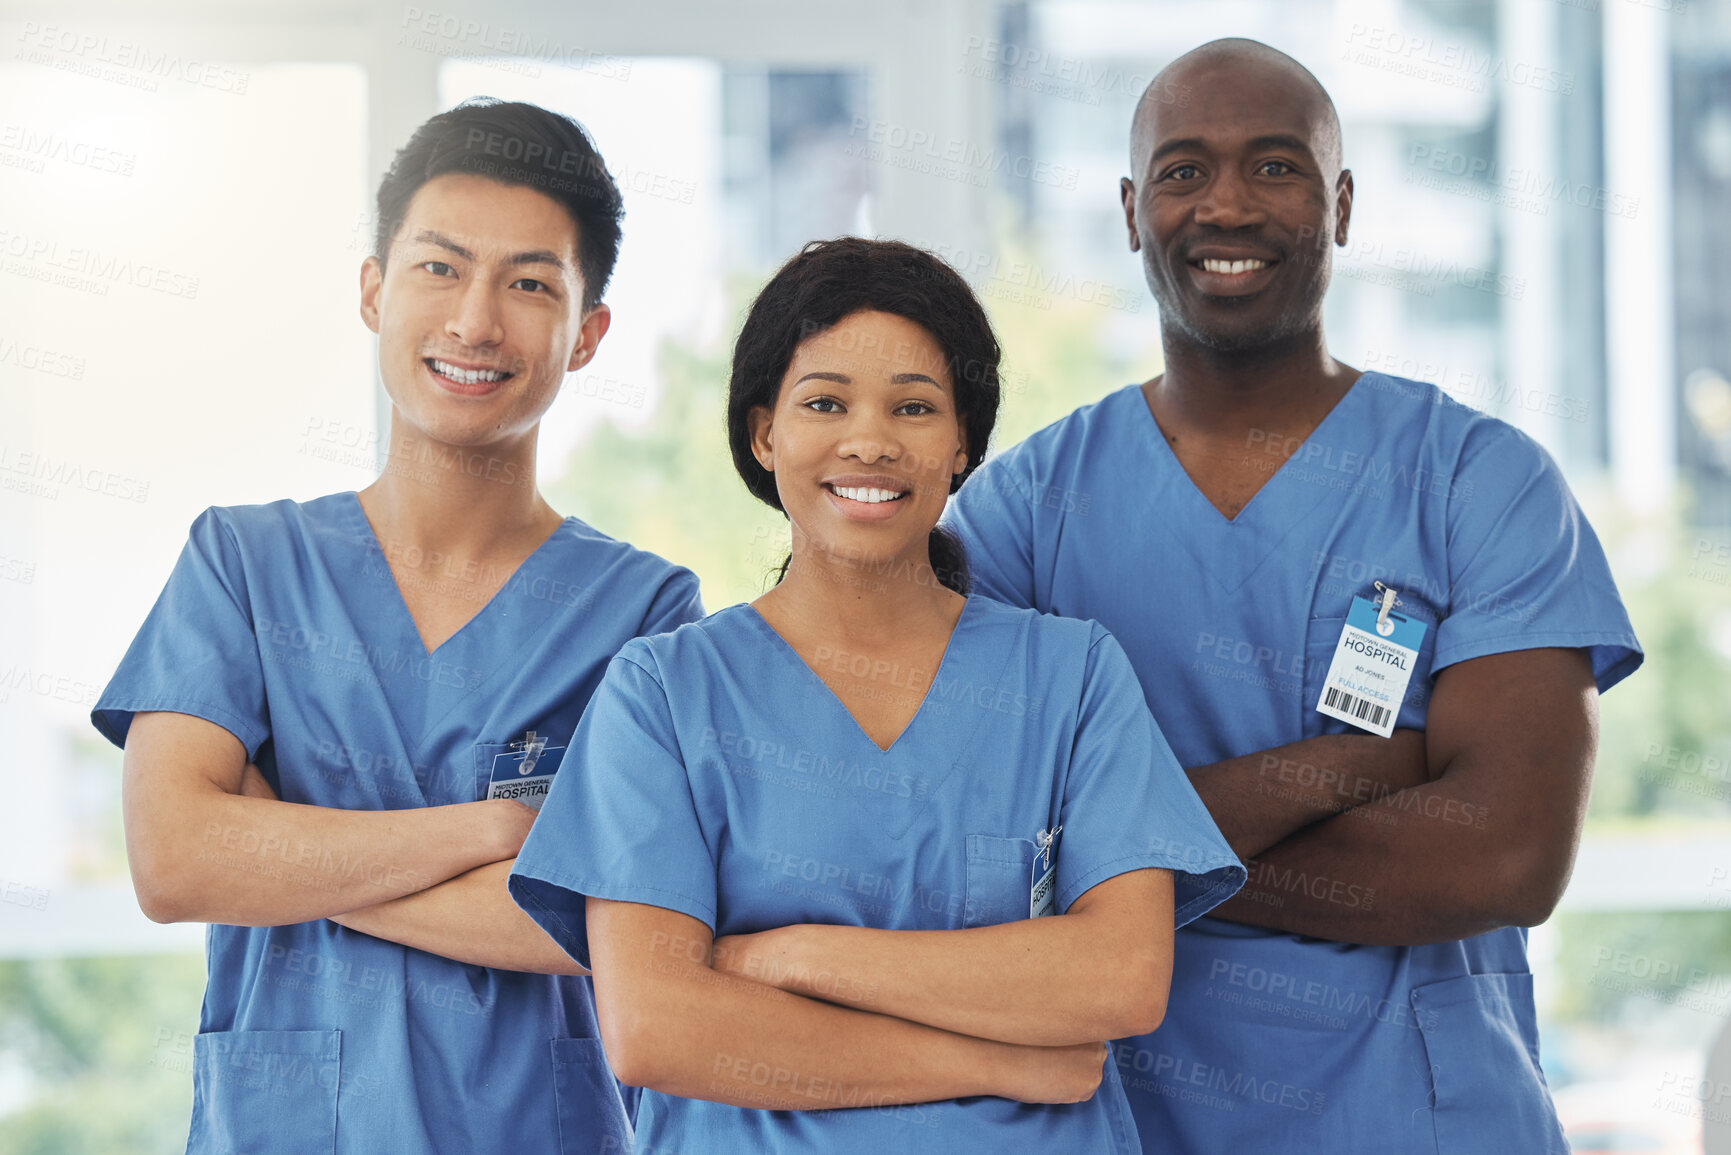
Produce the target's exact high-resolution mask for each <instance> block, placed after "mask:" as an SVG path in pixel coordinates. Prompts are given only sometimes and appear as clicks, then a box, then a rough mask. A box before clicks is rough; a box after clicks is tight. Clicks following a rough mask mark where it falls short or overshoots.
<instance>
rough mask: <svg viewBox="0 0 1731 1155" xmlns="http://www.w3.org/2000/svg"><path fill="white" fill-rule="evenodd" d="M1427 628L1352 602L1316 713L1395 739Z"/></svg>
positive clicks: (1372, 604) (1357, 600)
mask: <svg viewBox="0 0 1731 1155" xmlns="http://www.w3.org/2000/svg"><path fill="white" fill-rule="evenodd" d="M1424 630H1425V624H1424V623H1423V622H1421V621H1416V620H1414V619H1412V618H1409V617H1407V616H1406V615H1405V614H1397V613H1392V612H1389V611H1386V610H1384V611H1382V612H1380V613H1379V612H1378V608H1377V604H1376V603H1375V602H1373V601H1370V600H1369V599H1368V598H1353V599H1352V608H1351V609H1350V610H1348V611H1347V614H1346V627H1345V628H1344V629H1342V630H1341V632H1340V642H1339V644H1337V645H1336V646H1335V648H1334V660H1333V661H1331V662H1330V663H1329V664H1328V677H1327V678H1326V679H1325V680H1324V681H1323V683H1322V700H1321V701H1319V702H1318V703H1317V704H1316V709H1317V712H1319V713H1322V714H1327V715H1328V716H1329V717H1330V718H1339V719H1340V720H1341V721H1342V722H1349V723H1351V724H1352V725H1354V726H1357V727H1358V728H1359V729H1361V730H1369V731H1370V732H1371V733H1373V734H1380V735H1382V736H1383V737H1384V738H1387V737H1388V736H1389V735H1390V734H1393V733H1394V723H1395V719H1396V718H1398V717H1399V716H1400V704H1401V701H1402V700H1403V699H1404V698H1405V697H1406V687H1407V683H1408V682H1410V681H1411V680H1412V672H1413V670H1414V668H1415V667H1416V666H1417V665H1418V650H1419V645H1420V643H1422V642H1423V641H1424Z"/></svg>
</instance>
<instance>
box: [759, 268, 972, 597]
mask: <svg viewBox="0 0 1731 1155" xmlns="http://www.w3.org/2000/svg"><path fill="white" fill-rule="evenodd" d="M864 312H878V313H893V314H895V315H896V316H898V317H905V318H907V319H908V320H910V321H912V322H913V323H914V324H916V325H918V326H920V327H921V328H923V329H925V330H926V332H928V333H930V334H931V335H932V339H933V340H934V341H936V342H937V346H938V348H939V350H940V351H941V352H942V353H943V356H944V361H945V364H946V365H947V367H948V368H949V372H950V382H951V385H952V387H953V388H954V390H955V396H956V411H957V413H958V415H959V416H960V417H961V421H962V429H963V431H964V433H965V434H966V437H967V452H968V463H967V467H966V468H965V469H963V470H962V472H961V473H958V474H956V475H955V476H954V477H952V478H951V479H950V492H951V493H954V492H955V491H956V490H957V489H958V488H960V487H961V484H962V482H963V481H965V480H966V479H967V478H968V476H969V475H970V474H972V473H973V471H974V470H975V469H976V468H978V467H979V465H980V463H981V462H982V461H984V460H985V459H986V443H987V441H988V440H990V439H991V436H992V426H993V425H994V424H996V422H997V419H998V401H999V398H1000V395H1001V388H1000V385H999V381H998V366H999V362H1000V361H1001V360H1002V357H1003V353H1002V350H1001V349H1000V348H999V346H998V339H997V336H996V335H995V334H993V332H992V323H991V321H989V320H988V319H987V318H986V311H985V309H984V308H982V307H981V306H980V302H979V299H978V298H977V297H975V296H974V291H973V290H972V289H970V288H969V287H968V283H967V281H965V280H963V279H962V275H961V274H960V273H958V272H956V270H955V269H953V268H951V267H950V266H949V265H948V264H946V263H945V262H944V261H943V259H942V258H940V257H938V256H936V255H934V254H932V253H929V252H927V251H926V250H925V249H920V248H915V247H914V246H913V245H908V244H903V243H902V242H901V241H874V240H866V239H865V238H862V237H839V238H837V239H835V240H830V241H812V242H811V243H810V244H808V245H806V246H805V248H804V249H802V250H800V252H799V253H798V254H797V255H796V256H794V257H793V259H792V260H790V261H788V262H787V264H785V265H783V266H782V267H781V269H780V270H779V271H778V272H777V273H776V274H775V276H773V277H771V278H770V279H769V283H768V284H766V285H765V286H764V287H763V290H762V291H761V292H760V293H758V295H757V299H756V300H755V301H753V302H752V304H751V309H750V310H749V311H748V312H747V313H746V317H745V324H744V325H743V326H742V327H741V328H740V331H739V340H738V341H737V342H735V344H734V347H733V375H732V378H731V379H730V380H729V382H728V386H727V441H728V446H729V447H730V448H731V449H732V451H733V466H734V468H735V469H736V470H737V471H738V472H739V476H740V479H741V480H743V481H744V482H745V487H746V489H748V490H750V491H751V494H752V496H753V497H755V498H757V499H758V500H759V501H761V502H763V503H764V504H766V505H768V506H770V507H771V508H774V509H781V496H780V494H778V493H777V492H776V488H775V474H774V473H773V472H772V471H770V470H768V469H765V468H764V467H763V466H762V465H761V464H759V463H758V460H757V457H756V455H754V454H753V453H752V451H751V411H752V410H753V409H755V408H757V407H758V406H763V407H764V408H766V409H774V408H775V403H776V399H777V398H778V397H779V396H780V395H781V379H782V377H783V376H785V375H786V373H787V367H788V365H789V363H791V362H792V360H793V354H794V351H795V350H796V349H798V348H799V345H800V342H802V341H804V340H806V339H807V338H809V337H813V336H816V335H817V334H819V333H822V332H823V331H825V330H826V329H829V328H831V327H833V326H835V325H836V324H837V323H839V322H841V321H842V320H844V319H846V318H847V317H850V316H852V315H853V314H855V313H864ZM783 512H785V511H783ZM931 562H932V569H933V570H934V571H935V572H936V574H937V576H938V579H939V580H940V581H941V582H943V584H944V585H946V586H948V587H949V588H951V589H953V590H956V591H957V592H958V593H966V592H967V589H968V574H967V560H966V556H965V555H964V553H963V551H962V547H961V543H960V541H959V540H957V539H956V538H955V537H954V536H953V535H951V534H950V533H949V531H947V530H944V529H933V531H932V540H931Z"/></svg>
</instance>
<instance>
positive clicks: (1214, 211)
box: [1196, 166, 1268, 229]
mask: <svg viewBox="0 0 1731 1155" xmlns="http://www.w3.org/2000/svg"><path fill="white" fill-rule="evenodd" d="M1267 221H1268V210H1267V209H1266V207H1265V206H1264V205H1263V204H1262V201H1261V199H1260V198H1259V197H1258V196H1257V195H1256V191H1255V190H1254V189H1253V188H1251V187H1250V182H1248V181H1247V180H1245V179H1244V176H1243V174H1241V173H1239V172H1238V171H1237V170H1236V169H1233V168H1231V167H1230V166H1228V167H1227V168H1226V169H1224V170H1223V171H1221V172H1220V173H1218V174H1216V175H1215V177H1214V179H1213V180H1211V181H1209V182H1208V188H1207V190H1206V191H1205V192H1204V193H1203V195H1202V197H1201V199H1200V200H1198V201H1197V202H1196V223H1197V224H1199V225H1209V226H1211V227H1213V228H1217V229H1242V228H1249V227H1254V226H1256V225H1261V224H1265V223H1267Z"/></svg>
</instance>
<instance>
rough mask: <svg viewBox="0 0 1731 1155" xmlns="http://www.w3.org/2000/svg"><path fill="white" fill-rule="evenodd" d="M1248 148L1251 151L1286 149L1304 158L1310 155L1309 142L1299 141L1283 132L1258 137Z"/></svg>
mask: <svg viewBox="0 0 1731 1155" xmlns="http://www.w3.org/2000/svg"><path fill="white" fill-rule="evenodd" d="M1250 147H1251V148H1253V149H1257V148H1286V149H1291V150H1292V151H1293V152H1302V153H1303V154H1304V155H1305V156H1309V155H1310V142H1309V141H1307V140H1301V139H1300V138H1298V137H1296V136H1293V135H1292V134H1290V133H1285V132H1276V133H1271V134H1269V135H1268V136H1259V137H1257V138H1256V139H1255V140H1253V141H1251V142H1250Z"/></svg>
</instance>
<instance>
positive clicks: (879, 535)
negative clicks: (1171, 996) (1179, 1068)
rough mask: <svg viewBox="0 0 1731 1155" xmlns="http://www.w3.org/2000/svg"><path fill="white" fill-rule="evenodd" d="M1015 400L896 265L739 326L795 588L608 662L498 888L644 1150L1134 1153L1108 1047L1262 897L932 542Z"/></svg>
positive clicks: (1132, 711)
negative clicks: (604, 1063) (589, 1015)
mask: <svg viewBox="0 0 1731 1155" xmlns="http://www.w3.org/2000/svg"><path fill="white" fill-rule="evenodd" d="M997 366H998V347H997V343H996V341H995V339H994V338H993V336H992V334H991V330H990V327H989V325H988V324H987V321H986V319H985V315H984V313H983V311H982V310H981V309H980V307H979V304H978V302H977V301H976V300H975V299H974V297H973V295H972V293H971V292H970V291H969V290H968V288H967V286H966V284H965V283H964V282H963V281H962V280H961V278H960V277H959V276H957V275H956V274H955V272H954V271H953V270H951V269H950V268H949V267H948V266H946V265H944V264H942V263H941V262H940V261H938V260H937V259H936V258H935V257H932V256H931V255H930V254H928V253H925V252H923V251H921V250H918V249H914V248H910V247H909V246H906V245H901V244H897V243H892V242H872V241H863V240H857V239H843V240H839V241H832V242H820V243H817V244H814V245H812V246H809V247H808V248H807V249H806V251H805V252H803V253H802V254H801V255H799V256H797V257H795V258H794V259H793V260H792V261H790V262H789V263H788V264H787V265H786V266H785V267H784V268H783V269H782V270H781V271H780V272H779V273H778V274H777V275H776V276H775V278H774V279H772V280H771V282H770V283H769V285H768V286H767V287H766V288H765V289H764V291H763V293H762V294H761V295H760V296H759V298H758V300H757V302H756V303H755V304H754V305H753V307H752V310H751V313H750V315H749V317H748V318H747V320H746V323H745V326H744V329H743V331H742V332H741V334H740V338H739V342H738V346H737V348H736V351H735V358H734V371H733V382H732V388H731V392H730V397H729V404H728V414H729V436H730V439H731V442H732V446H733V451H734V460H735V463H736V465H737V467H738V469H739V471H740V474H741V476H742V477H743V478H744V479H745V482H746V484H747V486H748V487H749V488H750V489H751V491H752V492H753V493H754V494H755V495H757V496H758V497H759V498H761V499H762V500H764V501H766V502H768V503H769V504H770V505H772V506H774V507H775V508H777V509H781V510H783V511H784V512H785V513H786V514H787V516H788V518H789V520H790V522H791V524H792V533H793V554H792V557H791V559H790V562H789V565H788V567H787V569H786V571H785V574H784V576H783V577H782V579H781V580H780V582H779V584H777V585H776V586H775V587H774V588H773V589H771V590H770V591H769V592H768V593H766V594H764V595H763V596H762V597H760V598H759V599H758V600H757V601H756V602H754V603H752V604H750V605H738V606H733V607H730V608H728V609H726V610H723V611H721V612H719V613H717V614H714V615H712V616H711V617H709V618H706V619H705V620H703V621H702V622H699V623H696V624H693V625H689V626H685V627H682V628H681V629H679V630H676V631H674V632H673V633H671V634H667V635H664V636H662V637H660V638H657V639H653V640H647V639H640V640H638V641H634V642H632V643H629V644H628V645H627V646H626V647H625V648H624V649H623V650H622V651H621V652H620V654H619V656H618V657H617V658H615V659H614V662H613V664H612V666H611V667H610V668H609V670H608V673H607V676H606V678H605V680H604V681H603V682H602V685H601V688H600V689H599V690H597V691H596V695H595V698H594V700H593V702H592V703H591V705H590V709H589V712H588V713H587V714H586V715H585V716H584V720H583V723H582V725H581V726H580V727H579V729H578V734H577V737H576V739H575V741H574V743H573V749H572V752H571V754H570V756H569V757H568V758H567V760H566V765H565V769H564V770H563V771H562V772H561V774H560V777H559V779H558V781H557V782H556V784H555V786H554V788H553V791H552V793H551V796H550V797H549V799H548V802H547V806H546V808H545V810H544V811H543V815H542V818H541V820H540V821H539V822H538V823H537V825H536V827H535V830H534V831H533V832H532V834H531V835H530V837H529V839H528V841H527V842H526V843H525V844H524V847H523V852H522V854H521V855H520V856H519V857H518V859H517V863H516V868H515V871H514V873H513V874H512V876H511V888H512V893H513V894H514V895H515V896H516V898H517V899H518V901H519V902H521V903H522V904H523V907H524V909H525V910H527V911H528V912H529V913H530V914H532V915H533V916H534V917H535V918H536V919H537V920H538V921H539V922H540V923H541V924H542V925H543V926H544V927H545V928H546V929H547V930H548V931H549V933H551V934H552V935H553V937H554V938H555V939H557V940H558V941H559V942H560V943H561V944H562V945H564V946H565V947H566V948H567V949H568V950H570V951H571V953H572V955H573V957H575V958H576V959H578V960H579V961H580V962H583V963H585V964H586V965H587V964H588V963H590V961H591V960H592V961H593V967H594V971H595V987H596V998H597V1009H598V1013H599V1016H600V1021H601V1029H602V1033H603V1035H604V1037H605V1038H606V1040H607V1050H608V1055H609V1057H610V1058H611V1060H612V1062H613V1064H614V1068H615V1070H616V1071H617V1072H618V1073H619V1075H620V1077H621V1078H622V1079H624V1080H625V1081H627V1082H630V1083H635V1084H641V1085H644V1086H646V1087H647V1088H649V1090H647V1091H646V1092H645V1093H644V1096H643V1101H642V1106H641V1108H640V1110H639V1114H638V1120H637V1122H638V1128H639V1130H638V1138H639V1142H640V1143H641V1144H642V1147H643V1148H644V1149H646V1150H649V1151H657V1152H659V1151H696V1150H702V1151H707V1152H753V1153H756V1152H774V1151H825V1152H875V1153H881V1152H884V1151H957V1152H959V1151H980V1152H997V1153H1001V1152H1003V1151H1006V1150H1012V1149H1036V1150H1048V1151H1064V1152H1082V1151H1100V1152H1125V1153H1127V1152H1133V1151H1137V1150H1139V1146H1138V1142H1137V1138H1136V1133H1135V1127H1134V1124H1133V1122H1132V1121H1131V1118H1130V1114H1129V1111H1128V1108H1127V1104H1126V1102H1125V1099H1124V1092H1123V1089H1122V1087H1121V1086H1120V1085H1119V1082H1118V1080H1117V1078H1116V1073H1115V1071H1114V1070H1112V1069H1110V1068H1108V1069H1107V1071H1106V1073H1105V1076H1104V1080H1103V1081H1102V1070H1101V1067H1102V1062H1103V1060H1104V1059H1105V1058H1106V1051H1105V1050H1104V1049H1103V1048H1102V1047H1101V1045H1100V1041H1101V1040H1103V1039H1107V1038H1111V1037H1113V1036H1115V1035H1118V1034H1120V1033H1123V1032H1125V1031H1126V1029H1133V1030H1135V1031H1146V1030H1151V1029H1152V1028H1153V1027H1154V1026H1155V1025H1156V1024H1158V1022H1159V1021H1160V1018H1161V1016H1162V1014H1163V1013H1164V1009H1165V993H1164V992H1165V987H1166V983H1167V979H1168V975H1169V972H1170V952H1171V946H1172V935H1173V929H1174V925H1175V923H1183V922H1186V921H1188V920H1189V919H1191V918H1194V917H1195V916H1197V915H1198V914H1200V913H1202V912H1203V911H1204V910H1207V909H1209V908H1210V907H1212V906H1213V905H1215V904H1216V903H1218V902H1220V901H1222V900H1223V899H1225V898H1226V897H1227V896H1228V895H1229V894H1231V893H1232V891H1233V890H1234V889H1236V887H1237V886H1238V885H1239V884H1240V883H1241V882H1242V879H1243V870H1242V867H1241V866H1240V865H1239V863H1238V861H1237V859H1235V858H1234V857H1233V855H1232V854H1231V852H1230V851H1229V850H1228V848H1227V847H1226V845H1225V843H1224V842H1223V840H1222V839H1221V838H1220V835H1219V833H1218V831H1216V830H1215V828H1214V826H1213V824H1212V822H1210V820H1209V819H1208V816H1207V814H1206V812H1205V811H1204V810H1203V808H1202V806H1201V803H1200V800H1199V799H1198V798H1197V797H1196V795H1195V794H1194V792H1193V791H1192V790H1191V789H1190V787H1189V786H1188V784H1187V783H1186V782H1185V780H1184V777H1183V775H1182V773H1181V772H1180V771H1179V769H1178V767H1177V764H1176V763H1175V762H1174V760H1173V758H1172V755H1171V753H1170V752H1169V750H1168V749H1167V747H1166V743H1165V740H1164V739H1163V738H1162V737H1161V735H1160V731H1159V729H1158V728H1157V727H1156V726H1155V724H1154V720H1153V718H1152V717H1151V716H1150V715H1149V713H1148V710H1147V708H1146V706H1145V705H1144V703H1143V701H1142V696H1141V690H1140V689H1139V687H1138V686H1137V684H1136V681H1135V675H1134V673H1133V672H1132V670H1131V668H1130V665H1129V663H1128V661H1127V660H1126V659H1125V657H1124V654H1123V651H1122V650H1120V649H1119V647H1118V644H1117V643H1116V642H1115V641H1113V640H1112V638H1111V637H1110V636H1109V635H1108V634H1107V633H1106V632H1105V631H1104V630H1102V629H1101V628H1100V627H1099V626H1097V625H1095V624H1093V623H1091V622H1079V621H1061V620H1059V619H1056V618H1051V617H1047V616H1043V615H1040V614H1036V613H1033V612H1030V611H1025V610H1015V609H1011V608H1008V607H1005V606H1002V605H999V604H997V603H994V602H991V601H987V600H985V599H981V598H975V597H968V596H965V591H966V589H967V571H966V562H965V559H964V557H963V556H962V554H961V552H960V550H959V548H958V547H957V545H956V543H955V542H954V540H953V539H951V538H949V537H948V536H947V535H946V534H943V533H941V532H938V533H934V526H935V524H936V522H937V520H938V517H939V515H940V514H941V513H942V512H943V509H944V506H945V503H946V500H947V498H948V496H949V494H950V493H951V492H952V490H953V489H954V488H955V487H956V486H957V485H959V484H960V482H961V480H962V479H963V478H964V477H966V476H967V474H968V473H969V472H970V471H971V470H972V469H973V468H974V467H975V466H976V465H977V464H978V463H979V461H980V459H981V457H982V456H983V450H984V448H985V445H986V441H987V438H988V436H989V435H990V432H991V426H992V422H993V419H994V417H995V414H996V410H997V396H998V383H997ZM1046 915H1051V916H1055V917H1041V916H1046ZM836 1108H840V1109H836Z"/></svg>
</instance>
